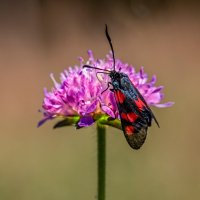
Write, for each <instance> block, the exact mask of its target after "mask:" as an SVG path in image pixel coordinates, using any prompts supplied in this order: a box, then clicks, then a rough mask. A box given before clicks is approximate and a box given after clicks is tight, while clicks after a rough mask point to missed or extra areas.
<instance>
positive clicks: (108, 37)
mask: <svg viewBox="0 0 200 200" xmlns="http://www.w3.org/2000/svg"><path fill="white" fill-rule="evenodd" d="M105 32H106V37H107V39H108V42H109V44H110V48H111V51H112V55H113V69H114V71H115V54H114V49H113V45H112V42H111V38H110V36H109V34H108V26H107V24H106V30H105Z"/></svg>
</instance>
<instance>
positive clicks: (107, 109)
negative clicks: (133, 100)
mask: <svg viewBox="0 0 200 200" xmlns="http://www.w3.org/2000/svg"><path fill="white" fill-rule="evenodd" d="M88 56H89V59H88V60H87V61H86V62H84V59H83V58H79V61H80V64H79V66H75V67H73V68H72V67H70V68H69V69H68V70H65V71H64V72H63V73H61V74H60V82H59V83H58V82H57V81H56V80H55V79H54V76H53V74H51V75H50V77H51V79H52V80H53V82H54V87H53V88H52V90H51V91H47V89H46V88H45V89H44V100H43V104H42V108H43V109H42V112H43V115H44V117H43V119H42V120H41V121H40V122H39V123H38V126H40V125H42V124H43V123H44V122H45V121H47V120H49V119H54V118H58V117H59V118H62V119H63V120H62V121H61V122H59V123H58V124H57V125H56V127H58V126H63V125H71V124H75V125H76V126H77V127H78V128H81V127H85V126H89V125H92V124H93V123H94V122H95V120H97V119H99V117H100V116H104V120H105V119H106V120H107V124H109V119H111V118H112V119H117V120H118V119H119V113H118V109H117V105H116V100H115V97H114V94H113V92H111V91H110V90H109V89H108V90H106V91H105V92H104V93H102V91H104V90H105V88H106V87H107V83H108V82H109V81H110V77H109V76H108V75H107V74H103V73H101V74H97V72H98V70H94V69H86V68H84V69H83V68H82V67H83V65H84V64H87V65H91V66H94V67H98V68H101V69H107V70H113V58H112V54H111V53H109V54H108V55H107V56H106V58H105V59H95V58H94V56H93V53H92V51H88ZM115 68H116V71H119V72H123V73H125V74H127V75H128V76H129V78H130V80H131V81H132V82H133V84H134V85H135V87H136V88H137V89H138V90H139V91H140V93H141V94H142V96H143V97H144V99H145V100H146V102H147V104H148V105H152V106H156V107H168V106H171V105H172V104H173V103H172V102H168V103H164V104H160V102H161V100H162V99H163V93H162V89H163V87H162V86H159V87H156V86H155V83H156V76H153V77H152V79H151V80H150V81H148V75H147V74H146V73H145V72H144V68H143V67H141V68H140V70H139V72H136V71H135V69H134V67H133V66H131V65H129V64H127V63H123V62H122V61H121V60H119V59H116V65H115ZM110 125H113V123H111V124H110Z"/></svg>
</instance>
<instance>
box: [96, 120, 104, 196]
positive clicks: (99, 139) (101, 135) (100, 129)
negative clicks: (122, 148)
mask: <svg viewBox="0 0 200 200" xmlns="http://www.w3.org/2000/svg"><path fill="white" fill-rule="evenodd" d="M97 145H98V150H97V151H98V163H97V164H98V194H97V195H98V198H97V199H98V200H105V183H106V173H105V172H106V128H105V126H104V125H101V124H100V123H97Z"/></svg>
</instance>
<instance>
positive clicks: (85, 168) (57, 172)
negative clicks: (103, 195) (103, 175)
mask: <svg viewBox="0 0 200 200" xmlns="http://www.w3.org/2000/svg"><path fill="white" fill-rule="evenodd" d="M199 10H200V4H199V3H198V1H192V0H191V1H189V0H188V1H184V0H183V1H178V0H177V1H176V0H175V1H172V0H169V1H167V0H165V1H164V0H149V1H148V0H124V1H105V0H104V1H94V0H85V1H77V0H74V1H67V0H66V1H64V0H62V1H61V0H57V1H56V0H55V1H53V0H46V1H45V0H19V1H10V0H7V1H0V70H1V72H0V91H1V95H0V101H1V103H0V110H1V115H0V121H1V131H0V199H2V200H55V199H59V200H64V199H65V200H66V199H69V200H71V199H73V200H78V199H85V200H89V199H95V196H96V182H97V177H96V167H97V166H96V153H97V150H96V149H97V147H96V131H95V130H96V127H95V126H92V127H89V128H85V129H81V130H75V128H74V127H69V128H62V129H57V130H52V126H53V125H54V123H55V121H50V122H47V123H46V124H44V125H43V126H42V127H41V128H39V129H38V128H36V125H37V122H38V121H39V120H40V119H41V118H42V115H41V113H39V112H38V109H39V108H41V103H42V100H43V87H47V88H49V89H50V88H51V87H52V86H53V83H52V81H51V80H50V78H49V74H50V73H51V72H53V73H54V74H55V77H56V78H57V79H58V78H59V73H60V72H62V71H63V70H64V69H66V68H67V67H68V66H73V65H75V64H77V63H78V61H77V57H78V56H83V57H84V58H85V59H87V53H86V51H87V50H88V49H92V50H93V51H94V54H95V56H96V57H99V58H103V57H105V54H107V53H108V51H109V50H110V49H109V46H108V43H107V40H106V38H105V35H104V24H105V23H107V24H108V26H109V32H110V35H111V36H112V40H113V44H114V49H115V52H116V56H117V57H118V58H121V59H122V60H123V61H125V62H128V63H131V64H133V65H134V66H135V67H136V69H139V67H140V66H141V65H143V66H144V67H145V71H146V72H147V73H149V74H150V76H152V75H153V74H157V77H158V83H157V84H158V85H164V86H165V89H164V92H165V101H174V102H175V105H174V106H173V107H171V108H165V109H157V108H153V111H154V113H155V115H156V116H157V118H158V120H159V123H160V126H161V128H160V129H158V128H157V127H156V125H155V124H154V125H153V127H152V128H150V129H149V134H148V139H147V141H146V143H145V145H144V146H143V147H142V149H141V150H139V151H133V150H132V149H131V148H130V147H129V146H128V144H127V143H126V141H125V138H124V136H123V134H122V132H121V131H119V130H116V129H113V128H108V130H107V199H108V200H111V199H115V200H121V199H126V200H132V199H134V200H146V199H149V200H151V199H152V200H157V199H158V200H160V199H162V200H188V199H192V200H197V199H200V170H199V169H200V134H199V133H200V131H199V111H200V106H199V102H200V94H199V74H200V67H199V63H200V13H199Z"/></svg>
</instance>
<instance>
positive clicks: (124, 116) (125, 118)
mask: <svg viewBox="0 0 200 200" xmlns="http://www.w3.org/2000/svg"><path fill="white" fill-rule="evenodd" d="M121 118H122V119H123V120H126V121H128V117H127V114H126V113H124V112H122V113H121Z"/></svg>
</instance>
